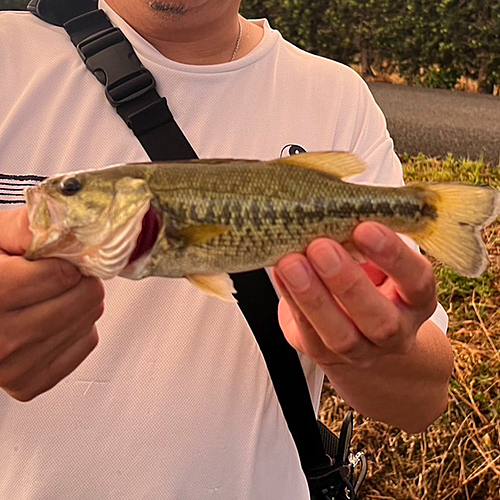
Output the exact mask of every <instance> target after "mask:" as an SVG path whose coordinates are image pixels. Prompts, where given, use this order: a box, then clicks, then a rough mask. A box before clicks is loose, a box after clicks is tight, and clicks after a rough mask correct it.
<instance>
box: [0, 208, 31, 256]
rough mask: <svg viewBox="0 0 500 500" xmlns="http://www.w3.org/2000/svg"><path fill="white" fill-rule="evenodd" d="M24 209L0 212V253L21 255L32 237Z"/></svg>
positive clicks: (26, 212)
mask: <svg viewBox="0 0 500 500" xmlns="http://www.w3.org/2000/svg"><path fill="white" fill-rule="evenodd" d="M28 226H29V222H28V211H27V210H26V207H22V208H16V209H14V210H0V253H7V254H10V255H23V254H24V252H25V251H26V249H27V248H28V246H29V244H30V243H31V239H32V238H33V235H32V233H31V231H30V230H29V228H28Z"/></svg>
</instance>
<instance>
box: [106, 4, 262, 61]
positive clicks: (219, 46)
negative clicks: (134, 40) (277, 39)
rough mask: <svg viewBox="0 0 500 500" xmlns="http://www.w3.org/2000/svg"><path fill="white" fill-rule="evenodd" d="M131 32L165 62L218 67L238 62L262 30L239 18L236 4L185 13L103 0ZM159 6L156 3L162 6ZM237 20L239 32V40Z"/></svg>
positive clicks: (254, 44) (196, 8)
mask: <svg viewBox="0 0 500 500" xmlns="http://www.w3.org/2000/svg"><path fill="white" fill-rule="evenodd" d="M106 1H107V3H108V5H109V6H110V7H111V8H112V9H113V10H114V11H115V12H116V13H117V14H118V15H119V16H120V17H122V18H123V19H124V20H125V21H126V22H127V23H128V24H129V25H130V26H132V28H134V29H135V30H136V31H137V32H138V33H139V34H140V35H141V36H142V37H143V38H145V39H146V40H147V41H148V42H149V43H150V44H151V45H153V47H155V48H156V49H157V50H158V51H159V52H160V53H162V54H163V55H164V56H165V57H167V58H168V59H171V60H173V61H177V62H182V63H185V64H205V65H206V64H220V63H225V62H229V61H230V60H232V58H233V54H234V52H235V49H236V48H237V42H238V39H239V38H240V40H239V44H238V50H237V51H236V53H235V54H234V59H239V58H240V57H242V56H244V55H245V54H247V53H248V52H250V51H251V50H252V49H253V48H254V47H255V46H256V45H257V44H258V43H259V41H260V40H261V39H262V36H263V30H262V28H260V27H258V26H256V25H255V24H253V23H251V22H249V21H246V20H245V19H243V18H239V16H238V7H239V2H238V1H234V0H226V1H223V0H219V1H218V2H215V3H214V2H205V3H201V5H199V6H194V7H192V8H189V7H188V9H187V10H186V11H182V10H179V11H178V12H175V11H173V12H172V11H169V12H165V11H163V12H162V11H161V10H157V9H156V10H155V9H153V8H151V7H150V5H149V2H147V1H144V0H106ZM161 3H162V2H159V4H160V6H161ZM238 19H240V22H241V27H242V32H241V37H240V36H239V34H240V33H239V24H238Z"/></svg>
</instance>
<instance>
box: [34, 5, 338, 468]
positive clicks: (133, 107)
mask: <svg viewBox="0 0 500 500" xmlns="http://www.w3.org/2000/svg"><path fill="white" fill-rule="evenodd" d="M28 8H29V10H31V11H32V12H33V13H34V14H35V15H37V16H38V17H40V18H42V19H43V20H45V21H47V22H49V23H52V24H56V25H58V26H63V27H64V29H65V30H66V31H67V32H68V34H69V36H70V38H71V41H72V42H73V44H74V45H75V46H76V48H77V50H78V53H79V54H80V56H81V57H82V59H83V61H84V62H85V64H86V66H87V68H88V69H89V70H90V71H91V72H92V73H93V74H94V75H95V76H96V77H97V79H98V80H99V82H100V83H101V84H103V85H105V87H106V97H107V98H108V100H109V102H110V103H111V104H112V105H113V106H114V107H116V109H117V112H118V113H119V114H120V116H121V117H122V118H123V119H124V121H125V122H126V123H127V125H128V126H129V127H130V128H131V129H132V131H133V132H134V134H135V135H136V136H137V138H138V139H139V140H140V141H141V144H142V145H143V147H144V149H145V150H146V152H147V153H148V155H149V157H150V158H151V159H152V160H153V161H165V160H180V159H194V158H197V155H196V153H195V152H194V150H193V148H192V147H191V145H190V144H189V142H188V140H187V139H186V137H185V136H184V134H183V133H182V131H181V130H180V128H179V127H178V126H177V124H176V122H175V121H174V118H173V116H172V114H171V113H170V110H169V109H168V106H167V101H166V99H165V98H160V96H159V95H158V93H157V92H156V90H155V80H154V78H153V76H152V75H151V73H150V72H149V71H148V70H147V69H146V68H145V67H144V66H143V65H142V64H141V62H140V61H139V59H138V58H137V56H136V54H135V52H134V49H133V48H132V46H131V44H130V42H129V41H128V40H127V39H126V38H125V35H124V34H123V33H122V32H121V31H120V30H119V29H118V28H116V27H114V26H113V25H112V24H111V22H110V20H109V18H108V17H107V16H106V14H105V13H104V12H103V11H102V10H97V1H95V0H79V1H76V0H72V1H71V2H68V1H67V0H32V1H31V2H30V4H29V6H28ZM231 277H232V279H233V281H234V284H235V287H236V290H237V291H238V304H239V306H240V309H241V311H242V313H243V314H244V316H245V318H246V320H247V322H248V324H249V326H250V328H251V329H252V332H253V334H254V335H255V338H256V340H257V342H258V344H259V347H260V349H261V352H262V354H263V356H264V359H265V361H266V364H267V368H268V370H269V374H270V376H271V380H272V382H273V385H274V388H275V391H276V394H277V396H278V400H279V402H280V405H281V408H282V410H283V414H284V416H285V419H286V421H287V424H288V427H289V429H290V432H291V434H292V436H293V439H294V441H295V444H296V446H297V450H298V452H299V456H300V460H301V464H302V468H303V470H304V472H305V473H306V475H307V474H308V472H309V471H317V470H318V469H322V468H324V467H325V466H328V465H329V464H330V459H329V457H328V456H327V455H326V454H325V451H324V448H323V443H322V440H321V435H320V433H319V430H318V427H317V423H316V417H315V413H314V409H313V406H312V403H311V397H310V394H309V390H308V387H307V382H306V379H305V376H304V372H303V370H302V366H301V364H300V361H299V358H298V356H297V352H296V351H295V350H294V349H293V348H292V347H291V346H290V345H289V344H288V342H287V341H286V339H285V337H284V336H283V333H282V331H281V329H280V326H279V324H278V316H277V308H278V298H277V296H276V292H275V291H274V288H273V286H272V284H271V282H270V280H269V277H268V276H267V273H266V271H265V270H263V269H260V270H258V271H252V272H248V273H239V274H234V275H232V276H231Z"/></svg>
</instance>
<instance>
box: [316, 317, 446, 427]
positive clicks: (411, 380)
mask: <svg viewBox="0 0 500 500" xmlns="http://www.w3.org/2000/svg"><path fill="white" fill-rule="evenodd" d="M452 369H453V353H452V350H451V346H450V344H449V341H448V339H447V338H446V337H445V335H444V334H443V332H441V330H440V329H439V328H438V327H437V326H436V325H435V324H434V323H433V322H431V321H427V322H426V323H424V324H423V325H422V327H421V328H420V330H419V332H418V335H417V338H416V343H415V347H414V349H413V350H412V351H411V352H409V353H407V354H398V355H393V354H388V355H386V356H385V357H382V358H380V359H379V360H378V361H377V362H376V363H375V364H374V365H372V366H371V367H370V368H369V369H363V368H359V369H357V370H353V367H352V365H351V366H343V365H332V366H331V367H327V368H324V370H325V373H326V375H327V377H328V378H329V380H330V382H331V384H332V386H333V387H334V389H335V390H336V392H337V394H338V395H339V396H340V397H342V398H343V399H344V400H345V401H346V402H347V403H348V404H349V405H351V406H352V407H353V408H354V409H355V410H356V411H358V412H360V413H362V414H363V415H366V416H368V417H371V418H373V419H376V420H380V421H383V422H386V423H388V424H390V425H394V426H396V427H398V428H400V429H402V430H404V431H407V432H410V433H418V432H423V431H424V430H425V429H426V428H427V427H428V426H429V425H430V424H431V423H432V422H434V420H436V418H438V417H439V416H440V415H441V413H442V412H443V411H444V410H445V408H446V404H447V401H448V382H449V378H450V375H451V372H452Z"/></svg>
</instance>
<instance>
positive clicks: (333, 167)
mask: <svg viewBox="0 0 500 500" xmlns="http://www.w3.org/2000/svg"><path fill="white" fill-rule="evenodd" d="M277 161H278V163H284V164H286V165H295V166H296V167H301V168H308V169H310V170H317V171H318V172H323V173H324V174H327V175H330V176H332V177H336V178H338V179H347V178H348V177H352V176H354V175H357V174H361V173H362V172H364V171H365V170H366V165H365V163H364V162H363V161H362V160H361V159H360V158H358V157H357V156H356V155H355V154H353V153H345V152H342V151H324V152H320V153H300V154H298V155H292V156H287V157H286V158H280V159H279V160H277Z"/></svg>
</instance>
